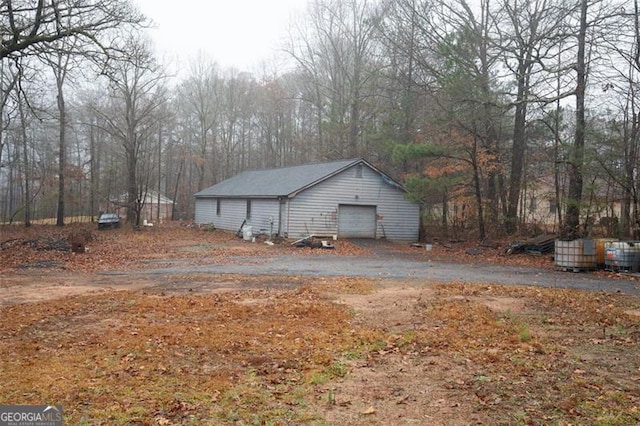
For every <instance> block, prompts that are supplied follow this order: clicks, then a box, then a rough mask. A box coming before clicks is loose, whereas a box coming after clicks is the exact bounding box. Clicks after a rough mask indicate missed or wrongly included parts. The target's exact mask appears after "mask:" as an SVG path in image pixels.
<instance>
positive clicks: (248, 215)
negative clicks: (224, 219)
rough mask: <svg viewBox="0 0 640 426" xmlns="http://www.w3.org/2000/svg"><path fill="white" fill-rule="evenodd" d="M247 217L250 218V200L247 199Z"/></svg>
mask: <svg viewBox="0 0 640 426" xmlns="http://www.w3.org/2000/svg"><path fill="white" fill-rule="evenodd" d="M247 219H251V200H247Z"/></svg>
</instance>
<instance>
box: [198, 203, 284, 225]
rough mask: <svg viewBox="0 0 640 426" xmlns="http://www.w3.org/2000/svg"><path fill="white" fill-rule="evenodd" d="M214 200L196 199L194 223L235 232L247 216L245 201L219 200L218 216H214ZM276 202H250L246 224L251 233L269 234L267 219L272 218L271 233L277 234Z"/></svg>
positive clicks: (215, 205)
mask: <svg viewBox="0 0 640 426" xmlns="http://www.w3.org/2000/svg"><path fill="white" fill-rule="evenodd" d="M216 203H217V201H216V199H215V198H197V199H196V215H195V221H196V223H198V224H203V223H212V224H213V226H215V227H216V228H217V229H223V230H226V231H233V232H236V231H238V229H240V226H241V225H242V222H243V221H244V220H245V218H246V214H247V200H246V199H230V198H227V199H225V198H221V199H220V215H219V216H218V215H217V214H216V208H217V204H216ZM278 209H279V202H278V200H260V199H253V200H251V218H249V219H248V220H247V224H248V225H251V226H252V227H253V232H254V233H258V232H265V233H269V232H270V225H269V217H273V220H274V225H273V232H274V233H276V232H278Z"/></svg>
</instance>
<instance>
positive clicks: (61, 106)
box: [56, 71, 67, 226]
mask: <svg viewBox="0 0 640 426" xmlns="http://www.w3.org/2000/svg"><path fill="white" fill-rule="evenodd" d="M60 72H62V71H60ZM56 84H57V86H58V98H57V100H58V112H59V113H60V130H59V133H58V137H59V141H58V142H59V145H58V147H59V149H60V152H59V154H58V210H57V213H56V225H57V226H64V215H65V212H64V198H65V181H64V174H65V168H66V162H67V152H66V151H67V146H66V141H65V138H66V129H67V113H66V109H65V101H64V92H63V90H62V77H58V78H56Z"/></svg>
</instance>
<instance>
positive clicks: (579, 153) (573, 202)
mask: <svg viewBox="0 0 640 426" xmlns="http://www.w3.org/2000/svg"><path fill="white" fill-rule="evenodd" d="M587 7H588V0H581V5H580V30H579V32H578V57H577V62H576V72H577V79H576V80H577V86H576V131H575V140H574V142H573V151H572V156H571V161H570V164H569V191H568V197H567V213H566V215H565V220H566V225H565V227H564V230H563V232H562V237H563V238H566V239H569V240H571V239H576V238H579V237H580V204H581V202H582V187H583V165H584V135H585V115H584V103H585V88H586V87H585V86H586V80H587V71H586V58H585V47H586V39H587Z"/></svg>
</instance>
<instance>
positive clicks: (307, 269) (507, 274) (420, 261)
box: [142, 252, 640, 295]
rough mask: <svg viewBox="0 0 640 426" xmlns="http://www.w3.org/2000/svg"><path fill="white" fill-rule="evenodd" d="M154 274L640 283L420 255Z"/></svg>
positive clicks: (614, 286) (291, 260) (304, 259)
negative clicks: (445, 259)
mask: <svg viewBox="0 0 640 426" xmlns="http://www.w3.org/2000/svg"><path fill="white" fill-rule="evenodd" d="M142 273H143V274H151V275H178V274H239V275H283V276H284V275H300V276H360V277H378V278H393V279H410V280H429V281H435V282H450V281H463V282H468V283H480V284H510V285H535V286H541V287H552V288H572V289H579V290H590V291H607V292H619V293H625V294H634V295H640V281H637V280H636V279H635V278H634V277H630V276H629V277H625V276H624V275H620V276H619V277H616V278H607V277H602V276H599V275H596V274H592V273H573V272H562V271H554V270H546V269H539V268H533V267H518V266H502V265H486V264H483V265H472V264H460V263H453V262H451V263H449V262H439V261H425V259H424V257H419V256H406V255H405V256H390V255H387V254H386V253H384V252H378V253H376V254H375V255H372V256H366V257H365V256H342V257H340V256H325V255H318V256H313V255H307V256H297V255H275V256H241V257H234V261H233V262H232V263H218V264H213V263H212V264H206V265H189V266H173V267H167V268H159V269H152V270H147V271H143V272H142Z"/></svg>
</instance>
